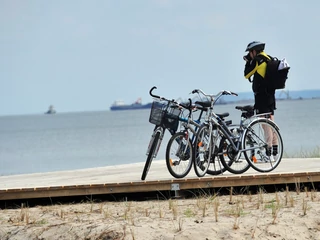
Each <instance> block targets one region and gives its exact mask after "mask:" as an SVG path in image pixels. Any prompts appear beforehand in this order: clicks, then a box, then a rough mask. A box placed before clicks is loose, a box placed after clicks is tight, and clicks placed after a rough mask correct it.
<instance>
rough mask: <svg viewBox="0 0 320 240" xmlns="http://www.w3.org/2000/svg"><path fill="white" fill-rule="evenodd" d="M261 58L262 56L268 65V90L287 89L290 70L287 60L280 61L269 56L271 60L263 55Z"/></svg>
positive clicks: (266, 77)
mask: <svg viewBox="0 0 320 240" xmlns="http://www.w3.org/2000/svg"><path fill="white" fill-rule="evenodd" d="M259 56H261V57H262V58H263V59H264V61H266V63H267V69H266V75H265V77H264V79H265V80H266V83H267V86H268V88H269V89H274V90H276V89H283V88H285V86H286V81H287V78H288V73H289V69H290V67H289V65H288V63H287V62H286V60H285V59H282V60H279V59H278V58H276V57H271V56H270V55H268V56H269V58H270V59H268V58H267V57H265V56H263V55H259ZM279 66H280V68H279Z"/></svg>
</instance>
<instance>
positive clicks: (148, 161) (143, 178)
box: [141, 132, 160, 180]
mask: <svg viewBox="0 0 320 240" xmlns="http://www.w3.org/2000/svg"><path fill="white" fill-rule="evenodd" d="M159 138H160V132H157V133H156V135H155V136H154V139H153V142H152V145H151V147H150V151H149V154H148V157H147V160H146V163H145V165H144V168H143V172H142V176H141V180H145V179H146V177H147V174H148V172H149V168H150V165H151V162H152V159H153V155H154V151H155V150H156V147H157V145H158V141H159Z"/></svg>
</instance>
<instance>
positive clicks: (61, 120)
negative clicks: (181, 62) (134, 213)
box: [0, 99, 320, 175]
mask: <svg viewBox="0 0 320 240" xmlns="http://www.w3.org/2000/svg"><path fill="white" fill-rule="evenodd" d="M237 105H240V104H237ZM319 106H320V99H313V100H311V99H310V100H291V101H278V102H277V108H278V109H277V110H276V113H275V121H276V123H277V124H278V126H279V127H280V131H281V134H282V137H283V142H284V149H285V153H286V154H289V155H292V154H295V153H301V152H302V151H306V152H308V151H312V150H314V149H316V148H319V147H320V139H319V136H318V133H319V118H320V107H319ZM234 107H235V104H227V105H217V106H216V112H218V113H222V112H229V113H230V117H229V119H232V120H233V122H234V123H235V122H239V120H240V114H239V112H238V111H237V110H235V109H234ZM149 111H150V110H133V111H119V112H118V111H116V112H111V111H100V112H81V113H58V114H55V115H44V114H43V115H42V114H41V115H24V116H3V117H0V175H12V174H24V173H38V172H51V171H61V170H74V169H82V168H92V167H102V166H108V165H118V164H126V163H136V162H144V161H145V159H146V155H145V153H146V148H147V145H148V142H149V139H150V136H151V133H152V130H153V125H152V124H150V123H149V122H148V118H149ZM169 137H170V136H169V133H168V132H166V136H165V138H164V141H163V144H162V146H161V148H160V151H159V154H158V157H157V159H164V157H165V148H166V143H167V141H168V139H169ZM128 171H130V169H128Z"/></svg>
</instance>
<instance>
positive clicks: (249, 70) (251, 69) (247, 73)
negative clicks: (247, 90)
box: [244, 57, 258, 79]
mask: <svg viewBox="0 0 320 240" xmlns="http://www.w3.org/2000/svg"><path fill="white" fill-rule="evenodd" d="M244 59H245V57H244ZM245 60H246V65H245V67H244V77H245V78H246V79H249V78H250V77H251V76H252V75H253V74H254V73H255V72H256V71H257V68H258V62H257V61H256V60H255V59H253V60H251V59H249V60H248V59H245Z"/></svg>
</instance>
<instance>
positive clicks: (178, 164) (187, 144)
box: [166, 132, 193, 178]
mask: <svg viewBox="0 0 320 240" xmlns="http://www.w3.org/2000/svg"><path fill="white" fill-rule="evenodd" d="M192 156H193V154H192V143H191V141H190V139H189V137H188V135H187V134H186V133H185V132H177V133H175V134H174V135H172V137H171V138H170V140H169V142H168V145H167V150H166V164H167V168H168V171H169V172H170V174H171V175H172V176H173V177H175V178H183V177H185V176H187V175H188V173H189V172H190V170H191V167H192Z"/></svg>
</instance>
